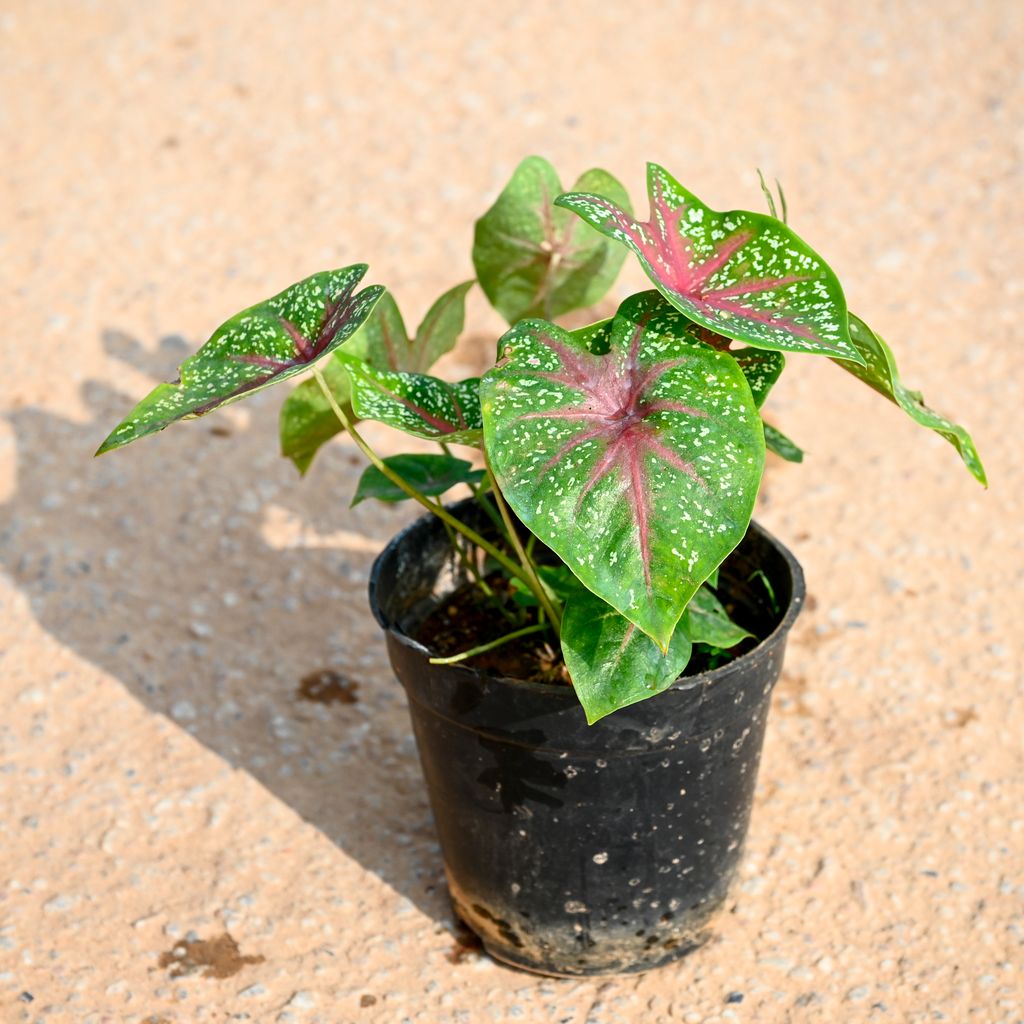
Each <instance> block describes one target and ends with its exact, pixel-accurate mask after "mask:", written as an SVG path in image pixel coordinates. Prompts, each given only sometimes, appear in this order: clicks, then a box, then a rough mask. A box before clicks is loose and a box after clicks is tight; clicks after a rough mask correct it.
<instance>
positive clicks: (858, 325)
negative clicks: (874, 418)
mask: <svg viewBox="0 0 1024 1024" xmlns="http://www.w3.org/2000/svg"><path fill="white" fill-rule="evenodd" d="M850 337H851V338H852V339H853V343H854V344H855V345H856V346H857V350H858V352H860V354H861V356H862V358H863V360H864V364H865V365H864V366H855V365H853V364H852V363H847V362H842V361H839V360H836V365H838V366H841V367H842V368H843V369H844V370H847V371H848V372H849V373H852V374H853V375H854V376H855V377H857V378H859V379H860V380H862V381H863V382H864V383H865V384H867V385H868V386H869V387H871V388H874V390H875V391H877V392H878V393H879V394H880V395H885V397H886V398H888V399H889V401H890V402H895V403H896V405H898V406H899V407H900V408H901V409H902V410H903V411H904V412H905V413H907V415H908V416H910V418H911V419H912V420H914V421H915V422H917V423H920V424H921V426H923V427H928V428H929V429H930V430H934V431H935V432H936V433H937V434H939V435H941V436H942V437H944V438H945V439H946V440H947V441H948V442H949V443H950V444H951V445H952V446H953V447H954V448H955V449H956V450H957V451H958V452H959V453H960V458H961V459H963V462H964V465H965V466H966V467H967V469H968V470H969V471H970V473H971V475H972V476H973V477H974V478H975V480H977V481H978V482H979V483H981V484H983V485H984V486H986V487H987V486H988V479H987V478H986V476H985V467H984V466H983V465H982V464H981V458H980V457H979V456H978V451H977V449H976V448H975V447H974V442H973V441H972V440H971V435H970V434H968V433H967V431H966V430H964V428H963V427H961V426H959V425H958V424H956V423H954V422H953V421H952V420H949V419H947V418H946V417H945V416H942V415H941V414H939V413H937V412H935V411H934V410H933V409H929V408H928V406H927V405H925V404H924V398H923V397H922V395H921V394H920V392H918V391H911V390H910V389H909V388H908V387H907V386H906V385H905V384H904V383H903V381H902V380H900V375H899V373H898V372H897V370H896V360H895V358H894V357H893V354H892V350H891V349H890V348H889V346H888V345H887V344H886V343H885V342H884V341H883V340H882V338H881V337H880V336H879V335H877V334H875V332H874V331H873V330H871V328H870V327H868V325H867V324H866V323H864V321H863V320H861V319H860V318H859V317H856V316H854V315H853V314H852V313H851V314H850Z"/></svg>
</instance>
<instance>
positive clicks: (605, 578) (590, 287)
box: [100, 157, 986, 722]
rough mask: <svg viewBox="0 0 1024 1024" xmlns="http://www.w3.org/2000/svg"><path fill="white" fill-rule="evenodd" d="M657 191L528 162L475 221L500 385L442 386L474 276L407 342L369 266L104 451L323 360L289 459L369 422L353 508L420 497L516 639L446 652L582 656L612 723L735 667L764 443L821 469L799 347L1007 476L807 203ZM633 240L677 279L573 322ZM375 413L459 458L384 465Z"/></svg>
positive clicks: (274, 315)
mask: <svg viewBox="0 0 1024 1024" xmlns="http://www.w3.org/2000/svg"><path fill="white" fill-rule="evenodd" d="M647 182H648V192H649V202H650V213H649V216H648V219H647V220H644V221H641V220H638V219H637V218H636V217H635V216H634V214H633V213H632V210H631V207H630V204H629V199H628V197H627V196H626V193H625V191H624V189H623V188H622V186H621V185H620V184H619V183H618V182H617V181H616V180H615V179H614V178H613V177H612V176H611V175H609V174H608V173H607V172H605V171H601V170H597V169H595V170H591V171H587V172H586V173H585V174H584V175H582V176H581V178H580V179H579V180H578V181H577V183H576V186H575V188H574V190H573V191H572V192H568V193H562V192H561V184H560V182H559V178H558V175H557V173H556V172H555V170H554V168H553V167H551V165H550V164H549V163H548V162H547V161H546V160H543V159H542V158H540V157H530V158H528V159H527V160H525V161H524V162H523V163H522V164H521V165H520V166H519V168H518V169H517V170H516V172H515V174H514V175H513V177H512V179H511V181H510V182H509V184H508V186H507V187H506V188H505V189H504V190H503V191H502V192H501V194H500V196H499V197H498V199H497V201H496V202H495V204H494V206H493V207H492V208H491V209H490V210H489V211H488V212H487V213H485V214H484V216H483V217H482V218H481V219H480V220H479V221H478V222H477V225H476V234H475V241H474V246H473V261H474V266H475V270H476V274H477V278H476V280H477V281H478V282H479V284H480V286H481V288H482V290H483V292H484V294H485V295H486V296H487V298H488V299H489V300H490V301H491V302H492V304H493V305H494V306H495V308H496V309H497V310H498V312H500V313H501V314H502V315H503V316H505V317H506V319H507V320H508V321H509V323H510V329H509V330H508V331H507V332H506V333H505V334H504V335H503V336H502V337H501V338H499V339H497V345H496V349H497V361H496V363H495V365H494V366H493V367H492V368H491V369H489V370H488V371H487V372H486V373H485V374H484V375H483V377H482V378H470V379H468V380H461V381H456V382H448V381H445V380H443V379H442V378H441V377H439V376H436V375H434V374H433V373H432V367H433V365H434V363H435V362H436V360H437V359H439V358H440V357H441V356H443V355H444V354H445V353H446V352H448V351H449V350H450V349H451V348H452V347H453V346H454V345H455V343H456V340H457V338H458V335H459V333H460V332H461V330H462V327H463V323H464V317H465V313H464V310H465V306H464V304H465V299H466V295H467V292H468V291H469V289H470V288H471V287H472V286H473V284H474V282H472V281H467V282H464V283H462V284H459V285H456V286H455V287H454V288H452V289H450V290H449V291H448V292H446V293H445V294H444V295H442V296H441V298H440V299H438V300H437V302H436V303H434V305H433V306H432V307H431V308H430V310H429V311H428V313H427V314H426V316H425V318H424V320H423V323H422V324H421V326H420V328H419V329H418V330H417V331H416V334H415V336H414V337H413V338H410V337H409V335H408V334H407V332H406V329H405V323H404V321H403V319H402V316H401V313H400V312H399V309H398V306H397V304H396V302H395V300H394V298H393V297H392V295H391V294H390V293H388V292H385V291H384V289H383V288H381V287H380V286H371V287H369V288H365V289H363V290H362V291H359V292H356V290H355V289H356V285H357V284H358V282H359V281H360V280H361V278H362V277H363V275H364V273H365V271H366V267H365V266H363V265H357V266H353V267H347V268H344V269H342V270H338V271H330V272H326V273H321V274H315V275H313V276H312V277H310V278H307V279H306V280H304V281H301V282H299V283H298V284H296V285H293V286H292V287H291V288H288V289H286V290H285V291H284V292H282V293H281V294H280V295H277V296H275V297H274V298H272V299H270V300H268V301H266V302H264V303H261V304H258V305H256V306H253V307H250V308H249V309H246V310H243V311H242V312H241V313H239V314H237V315H236V316H234V317H232V318H231V319H230V320H228V321H227V322H226V323H225V324H224V325H223V326H221V327H220V328H218V329H217V331H215V332H214V334H213V336H212V337H211V338H210V340H209V341H208V342H206V344H205V345H203V346H202V347H201V348H200V349H199V351H198V352H197V354H196V355H195V356H193V357H192V358H191V359H189V360H187V361H186V362H185V363H184V364H183V365H182V367H181V370H180V375H179V378H178V380H176V381H175V382H174V383H172V384H161V385H159V386H158V387H157V388H156V389H154V390H153V392H152V393H151V394H150V395H148V396H147V397H146V398H144V399H143V400H142V401H141V402H140V403H139V404H138V405H137V406H136V407H135V409H133V410H132V411H131V412H130V413H129V414H128V416H127V417H126V418H125V420H124V421H123V422H122V423H121V424H119V425H118V426H117V427H115V429H114V430H113V432H112V433H111V434H110V436H109V437H108V438H107V439H106V440H105V441H104V442H103V444H102V445H101V446H100V452H105V451H109V450H110V449H113V448H118V447H121V446H123V445H125V444H127V443H128V442H130V441H134V440H136V439H137V438H139V437H142V436H144V435H146V434H151V433H154V432H156V431H158V430H162V429H163V428H164V427H166V426H168V425H169V424H170V423H171V422H174V421H176V420H179V419H186V418H191V417H195V416H201V415H204V414H206V413H207V412H210V411H211V410H213V409H215V408H217V407H218V406H220V405H223V404H225V403H227V402H231V401H235V400H237V399H239V398H243V397H245V396H246V395H249V394H252V393H253V392H255V391H257V390H260V389H262V388H265V387H268V386H269V385H270V384H273V383H276V382H277V381H279V380H283V379H285V378H287V377H292V376H295V375H296V374H298V373H301V372H303V371H306V370H309V371H311V379H309V380H307V381H305V382H303V383H301V384H300V385H299V387H298V388H296V389H295V390H294V391H293V393H292V395H291V396H290V397H289V398H288V400H287V401H286V402H285V404H284V408H283V411H282V418H281V439H282V449H283V452H284V454H285V455H287V456H288V457H290V458H291V459H292V460H293V461H294V462H295V464H296V466H297V467H298V468H299V470H300V471H301V472H305V471H306V469H307V468H308V467H309V464H310V460H311V459H312V457H313V454H314V453H315V452H316V451H317V449H318V448H319V447H320V446H321V445H322V444H323V443H324V442H325V441H327V440H328V439H329V438H331V437H332V436H333V435H335V434H337V433H340V432H342V431H347V433H348V435H349V438H350V440H351V441H352V442H354V443H355V445H356V446H357V447H358V448H360V450H361V451H362V452H363V453H364V454H365V455H366V457H367V459H368V460H369V466H368V467H367V469H366V471H365V473H364V475H363V477H362V479H361V481H360V483H359V485H358V487H357V490H356V494H355V496H354V499H353V503H354V504H355V503H358V502H361V501H365V500H368V499H370V498H375V499H377V500H380V501H384V502H396V501H401V500H404V499H412V500H415V501H417V502H419V503H420V504H421V505H423V506H424V507H425V508H427V509H428V510H429V511H431V512H432V513H434V514H435V515H437V516H439V517H440V518H441V519H442V520H443V521H444V522H445V524H446V526H447V527H448V529H449V532H450V535H451V538H452V543H453V544H454V545H455V546H456V550H457V551H458V552H459V554H460V557H461V558H462V560H463V564H464V566H465V569H466V572H467V575H468V578H470V579H471V580H472V583H471V584H470V585H472V586H474V587H476V588H477V590H478V596H479V600H480V601H481V602H483V603H486V604H489V605H492V606H493V614H494V615H495V616H496V617H499V618H501V619H502V620H503V621H506V623H507V628H505V629H504V632H502V633H501V635H499V636H498V637H497V638H496V639H492V640H488V641H487V642H486V643H482V644H479V645H477V646H476V647H471V648H470V649H469V650H466V651H463V652H460V653H456V654H454V655H451V656H446V657H443V658H441V657H438V659H437V660H443V661H445V662H453V661H460V660H467V661H468V660H471V659H472V658H473V657H475V656H476V655H478V654H481V653H485V652H487V653H490V652H492V651H493V650H495V649H497V648H500V647H501V646H502V645H503V644H507V643H512V642H515V643H517V644H522V643H524V642H526V643H530V644H533V643H535V644H537V645H539V646H542V647H543V649H544V650H545V651H548V652H550V651H552V650H553V649H554V648H555V647H558V646H560V650H561V654H562V658H563V659H564V669H565V672H564V676H565V678H566V679H567V681H568V682H569V683H571V685H572V686H573V687H574V688H575V691H576V694H577V695H578V697H579V700H580V703H581V705H582V707H583V711H584V712H585V714H586V717H587V720H588V721H590V722H595V721H597V720H598V719H600V718H601V717H603V716H604V715H607V714H610V713H612V712H614V711H615V710H617V709H618V708H621V707H624V706H626V705H628V704H632V703H635V702H636V701H639V700H643V699H645V698H647V697H651V696H653V695H654V694H656V693H658V692H660V691H662V690H664V689H666V688H667V687H669V686H671V685H672V684H673V683H674V682H675V681H676V679H678V678H679V676H680V674H681V673H683V672H684V671H685V669H686V667H687V664H688V663H689V661H690V659H691V655H692V653H693V651H694V650H698V649H700V650H703V651H704V653H705V654H706V655H708V656H710V657H712V659H713V660H716V661H718V660H721V659H722V658H727V657H728V656H729V655H728V652H729V651H730V650H732V649H735V647H736V645H737V644H739V643H741V642H750V640H749V639H748V638H749V634H748V633H747V632H746V630H744V629H743V628H742V626H740V625H738V624H736V623H734V622H732V621H731V620H730V618H729V616H728V614H727V611H726V608H725V607H724V605H723V603H722V601H721V600H720V599H719V595H718V594H717V587H718V568H719V566H720V565H721V564H722V563H723V561H724V560H725V559H726V558H727V557H728V555H729V554H730V552H732V551H733V549H734V548H735V547H736V545H737V544H738V543H739V542H740V541H741V540H742V538H743V536H744V534H745V532H746V530H747V528H748V526H749V523H750V517H751V513H752V510H753V508H754V503H755V500H756V498H757V493H758V488H759V486H760V483H761V478H762V474H763V471H764V464H765V457H766V455H765V453H766V451H769V452H774V453H776V454H778V455H780V456H782V457H783V458H785V459H788V460H790V461H794V462H799V461H801V460H802V458H803V453H802V452H801V450H800V449H799V448H798V447H797V445H796V444H794V443H793V442H792V441H790V440H789V439H788V438H787V437H786V436H785V435H784V434H782V433H781V431H779V430H778V429H777V428H776V427H774V426H773V425H771V424H769V423H766V422H765V421H764V420H763V419H762V412H761V410H762V407H763V405H764V403H765V400H766V399H767V397H768V395H769V392H770V390H771V388H772V386H773V385H774V384H775V382H776V381H777V380H778V378H779V376H780V374H781V373H782V372H783V370H784V368H785V367H786V365H787V360H786V354H787V353H789V354H794V353H800V354H807V355H812V356H813V355H817V356H825V357H827V358H828V359H830V360H832V361H833V362H834V363H836V364H837V365H838V366H840V367H842V368H843V369H845V370H846V371H848V372H849V373H851V374H852V375H853V376H855V377H856V378H858V379H859V380H861V381H863V382H864V383H866V384H868V385H869V386H870V387H871V388H872V389H874V390H875V391H877V392H879V393H880V394H882V395H883V396H885V397H886V398H888V399H889V400H890V401H892V402H893V403H895V404H896V405H897V406H898V407H899V408H901V409H903V410H904V411H905V412H907V413H908V415H909V416H910V417H911V419H912V420H914V421H915V422H917V423H919V424H921V425H923V426H926V427H928V428H930V429H932V430H934V431H936V432H937V433H938V434H940V435H941V436H942V437H944V438H946V439H947V440H948V441H950V442H951V443H952V444H953V445H954V446H955V448H956V449H957V451H958V452H959V454H960V456H961V458H962V460H963V462H964V463H965V465H966V466H967V468H968V470H969V471H970V472H971V473H972V474H973V475H974V477H975V478H977V479H978V480H979V481H980V482H981V483H982V484H984V483H986V480H985V472H984V469H983V467H982V464H981V461H980V459H979V458H978V454H977V451H976V450H975V448H974V445H973V443H972V441H971V438H970V436H969V435H968V434H967V433H966V431H964V429H963V428H962V427H959V426H957V425H956V424H955V423H953V422H952V421H950V420H948V419H946V418H945V417H943V416H941V415H939V414H938V413H936V412H933V411H932V410H931V409H929V408H928V407H927V406H926V405H925V404H924V401H923V399H922V398H921V395H920V394H919V393H917V392H914V391H911V390H910V389H908V388H907V387H906V386H905V385H904V384H903V382H902V381H901V379H900V377H899V374H898V372H897V370H896V364H895V360H894V358H893V355H892V351H891V350H890V349H889V347H888V345H886V343H885V342H884V341H883V340H882V339H881V338H880V337H879V336H878V335H877V334H876V333H875V332H873V331H872V330H871V328H869V327H868V326H867V325H866V324H865V323H864V322H863V321H862V320H860V319H859V318H858V317H856V316H854V315H853V314H851V313H849V312H848V310H847V306H846V299H845V297H844V294H843V290H842V288H841V286H840V284H839V282H838V280H837V279H836V276H835V274H834V273H833V272H832V271H831V270H830V269H829V267H828V265H827V264H826V263H825V261H824V260H823V259H822V257H821V256H819V255H818V254H817V253H816V252H815V251H814V250H812V249H811V248H810V247H809V246H808V245H807V244H806V243H805V242H803V241H802V240H801V239H800V238H799V237H798V236H797V235H796V234H795V233H794V232H793V231H792V230H791V229H790V227H789V226H788V224H787V223H786V219H785V209H786V208H785V204H784V203H783V204H782V211H783V216H782V218H781V219H780V218H779V217H778V216H777V215H776V212H777V211H776V207H775V204H774V201H773V199H772V197H771V195H770V193H769V194H768V195H769V209H770V213H769V214H760V213H752V212H747V211H742V210H735V211H730V212H728V213H718V212H716V211H714V210H712V209H711V208H710V207H708V206H706V205H705V204H703V203H702V202H701V201H700V200H699V199H698V198H697V197H696V196H694V195H693V194H692V193H690V192H688V191H687V190H686V189H685V188H683V187H682V185H680V184H679V182H677V181H676V179H675V178H674V177H672V175H670V174H669V173H668V172H667V171H666V170H665V169H664V168H662V167H659V166H658V165H657V164H651V165H649V167H648V175H647ZM630 250H632V252H633V253H634V254H635V255H636V256H637V257H638V258H639V260H640V263H641V265H642V267H643V269H644V270H645V271H646V272H647V274H648V275H649V277H650V278H651V281H652V282H653V284H654V285H655V288H654V289H652V290H650V291H643V292H640V293H637V294H635V295H630V296H628V297H626V298H625V299H624V300H623V301H622V302H621V303H619V305H618V308H617V309H616V310H615V312H614V313H613V314H612V315H611V316H607V315H606V316H605V317H604V318H602V319H598V320H596V321H595V322H593V323H591V324H590V325H589V326H587V327H583V328H579V329H576V330H568V329H566V328H565V327H563V326H561V325H560V324H559V323H558V322H557V318H558V317H560V316H561V315H563V314H565V313H569V312H572V311H574V310H576V309H579V308H582V307H589V306H591V305H593V304H594V303H596V302H598V301H599V300H601V299H602V297H603V296H604V295H605V294H606V293H607V291H608V289H609V288H610V287H611V286H612V284H613V282H614V278H615V276H616V274H617V272H618V270H619V267H620V265H621V262H622V259H623V258H624V257H625V256H626V255H627V254H628V252H629V251H630ZM360 420H376V421H379V422H381V423H384V424H387V425H388V426H390V427H393V428H395V429H397V430H399V431H402V432H404V433H406V434H409V435H411V436H413V437H415V438H418V439H420V441H427V442H431V443H436V444H437V445H438V446H439V447H440V451H438V452H436V453H435V454H427V453H424V452H422V451H418V452H410V453H407V454H399V455H391V456H388V457H386V458H382V457H381V456H380V455H378V453H377V452H376V451H374V450H373V448H372V447H371V446H370V445H369V444H368V443H367V441H366V439H365V438H364V437H363V436H362V434H361V433H360V431H359V428H358V424H359V421H360ZM451 445H458V446H463V448H464V449H469V451H463V453H462V454H464V455H465V456H466V457H465V458H460V457H457V456H456V455H455V454H454V453H453V452H452V451H451V450H450V447H449V446H451ZM458 486H463V487H468V488H469V489H470V491H471V492H472V493H473V495H474V496H475V497H476V499H477V500H478V501H479V502H480V503H481V504H482V505H483V507H484V510H485V511H486V512H487V515H488V516H489V519H490V521H491V523H492V529H490V530H489V531H484V532H478V531H477V530H476V529H474V528H472V527H471V526H470V525H469V524H467V523H466V522H463V521H460V520H459V519H458V518H457V517H456V516H454V515H453V514H452V512H451V511H450V510H449V509H448V508H447V507H446V506H445V505H443V504H442V503H441V501H440V497H441V496H442V495H443V494H445V493H447V492H448V491H449V490H450V489H451V488H453V487H458ZM538 542H540V543H539V544H538ZM542 552H543V554H541V553H542ZM705 660H707V659H705Z"/></svg>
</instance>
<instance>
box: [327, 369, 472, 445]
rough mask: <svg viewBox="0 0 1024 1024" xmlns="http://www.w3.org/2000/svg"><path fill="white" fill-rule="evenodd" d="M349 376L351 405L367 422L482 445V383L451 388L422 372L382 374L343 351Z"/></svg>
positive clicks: (436, 438) (467, 382)
mask: <svg viewBox="0 0 1024 1024" xmlns="http://www.w3.org/2000/svg"><path fill="white" fill-rule="evenodd" d="M338 359H339V361H340V362H341V364H342V365H343V366H344V367H345V369H346V370H347V371H348V375H349V382H350V386H351V394H352V406H353V408H354V409H355V411H356V415H357V416H358V417H359V418H360V419H363V420H377V421H378V422H380V423H386V424H387V425H388V426H389V427H395V428H396V429H397V430H401V431H404V432H405V433H406V434H412V436H413V437H422V438H425V439H426V440H428V441H445V442H448V443H451V444H468V445H477V444H479V443H480V429H481V425H482V424H481V419H480V395H479V388H480V379H479V378H478V377H471V378H469V379H468V380H463V381H459V382H458V383H457V384H449V383H448V382H447V381H444V380H441V379H440V378H438V377H430V376H427V375H426V374H422V373H400V372H396V371H393V370H378V369H376V368H375V367H373V366H370V365H369V364H368V363H365V362H363V361H362V360H361V359H359V358H358V357H356V356H350V355H349V354H348V353H346V352H339V353H338Z"/></svg>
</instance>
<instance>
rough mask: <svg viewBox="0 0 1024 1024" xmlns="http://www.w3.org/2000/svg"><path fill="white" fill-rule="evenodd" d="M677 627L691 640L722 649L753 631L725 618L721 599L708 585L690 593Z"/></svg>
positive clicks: (726, 616)
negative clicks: (688, 601)
mask: <svg viewBox="0 0 1024 1024" xmlns="http://www.w3.org/2000/svg"><path fill="white" fill-rule="evenodd" d="M679 630H681V631H683V632H684V633H685V634H686V635H687V636H688V637H689V639H690V642H691V643H695V644H708V645H710V646H712V647H720V648H723V649H728V648H730V647H735V646H736V644H738V643H739V642H740V641H741V640H743V639H745V638H746V637H748V636H753V635H754V634H753V633H748V632H747V631H746V630H745V629H744V628H743V627H742V626H739V625H737V624H736V623H735V622H733V621H732V619H730V618H729V614H728V612H726V610H725V608H724V607H723V606H722V602H721V601H719V600H718V598H717V597H716V596H715V595H714V594H713V593H712V591H711V590H710V589H709V588H708V587H701V588H700V590H698V591H697V593H696V594H694V595H693V599H692V600H691V601H690V603H689V604H688V605H687V606H686V611H685V612H683V617H682V619H681V620H680V622H679ZM679 630H677V632H678V631H679Z"/></svg>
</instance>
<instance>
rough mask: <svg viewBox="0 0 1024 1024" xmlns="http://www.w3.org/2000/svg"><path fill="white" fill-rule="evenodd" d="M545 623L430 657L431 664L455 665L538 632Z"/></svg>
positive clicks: (545, 627)
mask: <svg viewBox="0 0 1024 1024" xmlns="http://www.w3.org/2000/svg"><path fill="white" fill-rule="evenodd" d="M547 628H548V627H547V625H545V624H544V623H543V622H539V623H537V624H536V625H533V626H526V627H525V628H523V629H517V630H516V631H515V632H514V633H506V634H505V635H504V636H499V637H498V639H497V640H491V641H490V642H488V643H486V644H481V645H480V646H479V647H473V648H471V649H470V650H468V651H462V653H461V654H453V655H451V656H450V657H447V658H431V659H430V664H431V665H455V664H457V663H458V662H460V661H466V659H467V658H472V657H473V656H474V655H477V654H485V653H486V652H487V651H493V650H494V648H495V647H500V646H501V645H502V644H507V643H508V642H509V641H510V640H518V639H519V637H521V636H529V634H531V633H540V632H542V631H543V630H545V629H547Z"/></svg>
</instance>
